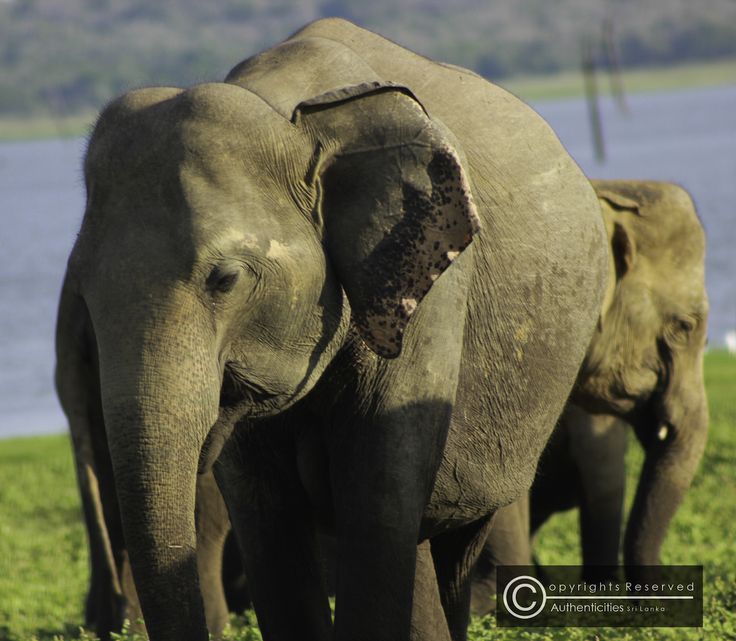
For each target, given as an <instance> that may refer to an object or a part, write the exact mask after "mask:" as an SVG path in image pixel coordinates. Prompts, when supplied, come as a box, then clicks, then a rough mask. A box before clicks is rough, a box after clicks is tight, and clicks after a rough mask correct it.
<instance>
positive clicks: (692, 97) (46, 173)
mask: <svg viewBox="0 0 736 641" xmlns="http://www.w3.org/2000/svg"><path fill="white" fill-rule="evenodd" d="M601 107H602V116H603V123H604V130H605V136H606V141H607V152H608V157H607V160H606V162H605V163H603V164H599V163H597V162H596V161H595V159H594V156H593V152H592V146H591V142H590V133H589V131H588V124H587V114H586V108H585V104H584V103H583V102H582V101H581V100H569V101H555V102H547V103H539V104H536V105H535V108H536V109H537V110H538V111H539V112H540V113H541V114H542V115H543V116H544V117H545V118H546V119H547V120H548V121H549V122H550V124H551V125H552V127H553V128H554V129H555V131H557V133H558V135H559V137H560V139H561V140H562V142H563V143H564V144H565V146H566V147H567V149H568V150H569V151H570V153H571V154H572V155H573V157H574V158H575V159H576V160H577V161H578V162H579V164H580V165H581V167H582V168H583V169H584V170H585V172H586V173H587V174H588V175H589V176H591V177H594V178H651V179H658V180H669V181H674V182H677V183H679V184H681V185H683V186H684V187H685V188H687V189H688V190H689V191H690V193H691V194H692V195H693V197H694V199H695V202H696V204H697V206H698V210H699V212H700V216H701V218H702V220H703V224H704V225H705V228H706V232H707V236H708V256H707V266H706V267H707V283H708V291H709V295H710V301H711V317H710V326H709V335H710V341H711V344H712V345H722V344H723V342H724V336H725V334H726V332H727V331H729V330H731V329H734V328H736V278H735V276H736V251H735V248H736V225H735V224H734V223H735V222H736V212H735V211H734V206H735V204H736V86H735V87H718V88H710V89H698V90H688V91H677V92H668V93H659V94H638V95H634V96H630V97H629V107H630V114H629V116H624V115H622V114H620V113H618V112H617V111H616V110H615V109H614V106H613V104H612V103H610V101H606V100H604V101H602V105H601ZM83 150H84V141H83V140H81V139H78V140H45V141H38V142H18V143H2V144H0V220H1V221H2V233H0V436H13V435H30V434H40V433H49V432H57V431H60V430H63V429H65V425H66V420H65V418H64V416H63V414H62V413H61V410H60V408H59V405H58V402H57V400H56V397H55V395H54V391H53V383H52V371H53V363H54V345H53V336H54V323H55V318H56V305H57V298H58V293H59V289H60V286H61V279H62V276H63V273H64V266H65V263H66V258H67V255H68V253H69V250H70V249H71V246H72V244H73V242H74V238H75V235H76V232H77V229H78V227H79V224H80V222H81V217H82V210H83V206H84V193H83V182H82V171H81V157H82V154H83Z"/></svg>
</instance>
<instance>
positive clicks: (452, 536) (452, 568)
mask: <svg viewBox="0 0 736 641" xmlns="http://www.w3.org/2000/svg"><path fill="white" fill-rule="evenodd" d="M492 523H493V516H492V515H489V516H487V517H484V518H482V519H479V520H478V521H475V522H473V523H469V524H467V525H465V526H463V527H461V528H458V529H456V530H452V531H450V532H447V533H445V534H441V535H439V536H436V537H434V538H433V539H432V557H433V558H434V565H435V571H436V573H437V582H438V585H439V590H440V598H441V600H442V607H443V608H444V610H445V616H446V617H447V624H448V627H449V629H450V635H451V637H452V641H465V640H466V639H467V635H468V624H469V623H470V601H471V582H472V576H473V568H474V566H475V562H476V560H477V559H478V556H479V555H480V552H481V550H482V548H483V544H484V543H485V541H486V539H487V538H488V533H489V532H490V529H491V525H492Z"/></svg>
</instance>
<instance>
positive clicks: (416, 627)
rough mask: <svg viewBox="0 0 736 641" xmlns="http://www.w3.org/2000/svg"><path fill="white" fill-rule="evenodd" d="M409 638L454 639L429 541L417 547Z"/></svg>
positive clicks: (415, 640) (423, 640) (422, 640)
mask: <svg viewBox="0 0 736 641" xmlns="http://www.w3.org/2000/svg"><path fill="white" fill-rule="evenodd" d="M409 638H410V641H451V637H450V630H449V628H448V627H447V618H446V617H445V612H444V610H443V609H442V601H441V600H440V593H439V589H438V587H437V575H436V573H435V569H434V560H433V559H432V552H431V549H430V543H429V541H423V542H422V543H420V544H419V545H418V546H417V570H416V574H415V577H414V602H413V605H412V611H411V636H410V637H409Z"/></svg>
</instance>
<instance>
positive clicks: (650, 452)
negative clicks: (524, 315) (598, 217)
mask: <svg viewBox="0 0 736 641" xmlns="http://www.w3.org/2000/svg"><path fill="white" fill-rule="evenodd" d="M593 186H594V187H595V190H596V192H597V194H598V198H599V200H600V203H601V209H602V213H603V218H604V221H605V225H606V229H607V232H608V237H609V240H610V245H611V252H610V256H611V259H610V272H611V278H610V280H609V285H608V288H607V290H606V296H605V298H604V303H603V307H602V311H601V318H600V322H599V324H598V327H597V329H596V332H595V333H594V336H593V340H592V342H591V344H590V346H589V348H588V353H587V355H586V358H585V361H584V364H583V366H582V368H581V371H580V375H579V377H578V381H577V383H576V385H575V387H574V389H573V393H572V396H571V399H570V402H569V403H568V405H567V407H566V408H565V411H564V412H563V414H562V417H561V418H560V422H559V424H558V426H557V428H556V429H555V431H554V433H553V436H552V438H551V439H550V442H549V443H548V445H547V447H546V449H545V452H544V454H543V455H542V457H541V458H540V462H539V467H538V471H537V476H536V478H535V480H534V483H533V485H532V489H531V492H530V496H529V498H528V500H527V499H525V500H524V501H523V502H517V503H518V504H517V505H511V506H507V507H504V508H502V509H501V510H499V511H498V512H497V513H496V516H495V519H496V521H495V524H494V526H493V530H492V532H491V534H490V535H489V537H488V540H487V542H486V545H485V546H484V549H483V552H482V554H481V557H480V559H479V561H478V565H477V567H476V570H475V576H474V583H473V589H472V590H473V606H472V607H473V611H474V612H476V613H478V614H482V613H485V612H487V611H489V610H490V609H492V607H493V603H492V599H491V598H490V596H491V595H492V594H495V567H496V566H497V565H530V564H531V563H532V554H531V546H530V542H529V535H530V533H531V536H532V537H533V536H534V535H535V534H536V533H537V531H538V530H539V528H540V527H541V526H542V525H543V524H544V523H545V522H546V521H547V519H548V518H549V517H550V516H551V515H552V514H554V513H555V512H559V511H563V510H568V509H571V508H574V507H577V508H579V509H580V538H581V546H582V561H583V573H584V578H586V579H588V580H590V581H597V580H599V579H606V578H610V576H609V573H610V572H611V571H612V568H614V567H615V566H618V565H619V553H620V548H621V540H620V539H621V529H622V521H623V509H624V504H623V503H624V481H625V468H624V455H625V452H626V437H627V432H628V426H631V427H633V430H634V433H635V434H636V437H637V439H638V441H639V442H640V443H641V445H642V447H643V448H644V451H645V462H644V466H643V468H642V471H641V475H640V478H639V482H638V486H637V489H636V496H635V499H634V503H633V506H632V508H631V512H630V513H629V516H628V522H627V525H626V531H625V537H624V546H623V561H624V565H625V568H626V574H627V577H628V578H629V579H630V580H632V581H636V580H643V579H644V578H645V574H646V573H647V572H649V570H647V569H646V568H647V566H657V565H659V563H660V549H661V547H662V542H663V540H664V538H665V535H666V532H667V528H668V526H669V524H670V521H671V520H672V518H673V516H674V515H675V512H676V510H677V508H678V507H679V505H680V504H681V502H682V500H683V498H684V496H685V493H686V492H687V489H688V488H689V487H690V484H691V483H692V480H693V476H694V475H695V472H696V469H697V466H698V463H699V462H700V459H701V457H702V455H703V451H704V449H705V444H706V439H707V434H708V403H707V397H706V391H705V387H704V384H703V352H704V349H705V344H706V327H707V320H708V298H707V294H706V290H705V282H704V259H705V237H704V232H703V228H702V226H701V224H700V221H699V219H698V215H697V213H696V210H695V206H694V205H693V202H692V200H691V198H690V196H689V195H688V194H687V192H686V191H685V190H684V189H682V188H681V187H679V186H678V185H674V184H671V183H663V182H654V181H633V180H613V181H611V180H594V181H593Z"/></svg>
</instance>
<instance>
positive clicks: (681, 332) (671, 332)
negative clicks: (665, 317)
mask: <svg viewBox="0 0 736 641" xmlns="http://www.w3.org/2000/svg"><path fill="white" fill-rule="evenodd" d="M695 327H696V322H695V321H694V320H692V319H690V318H685V317H678V318H674V319H673V320H672V322H671V323H670V325H669V327H668V328H667V335H668V338H669V339H670V342H680V343H682V342H685V341H687V340H688V338H689V336H690V334H691V333H692V332H693V331H694V330H695Z"/></svg>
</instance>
